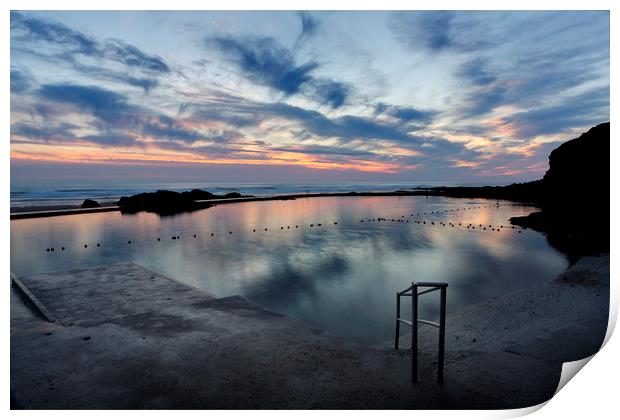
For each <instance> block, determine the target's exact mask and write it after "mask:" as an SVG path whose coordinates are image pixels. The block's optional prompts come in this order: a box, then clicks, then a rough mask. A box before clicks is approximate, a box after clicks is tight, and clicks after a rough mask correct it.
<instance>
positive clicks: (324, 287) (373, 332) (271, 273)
mask: <svg viewBox="0 0 620 420" xmlns="http://www.w3.org/2000/svg"><path fill="white" fill-rule="evenodd" d="M479 206H480V207H481V208H473V207H479ZM469 207H472V209H471V210H469V209H467V208H469ZM457 208H458V209H459V211H456V209H457ZM464 208H465V209H467V210H463V209H464ZM446 209H447V210H448V212H445V210H446ZM450 209H452V210H453V211H450ZM531 211H533V209H532V208H530V207H525V206H515V205H507V206H500V207H496V206H495V202H494V201H493V202H489V201H486V200H480V201H472V200H463V199H449V198H442V197H429V198H425V197H337V198H332V197H330V198H314V199H299V200H295V201H282V202H254V203H239V204H233V205H222V206H217V207H214V208H210V209H206V210H201V211H198V212H194V213H186V214H180V215H177V216H174V217H165V218H160V217H159V216H157V215H155V214H149V213H138V214H134V215H121V214H120V213H98V214H91V215H78V216H63V217H55V218H47V219H32V220H14V221H12V222H11V270H12V271H14V272H16V273H18V274H21V275H24V276H27V275H31V274H35V273H40V272H49V271H56V270H65V269H69V268H79V267H89V266H96V265H105V264H108V263H111V262H118V261H135V262H137V263H139V264H142V265H144V266H146V267H148V268H150V269H152V270H155V271H157V272H160V273H162V274H164V275H167V276H170V277H172V278H175V279H178V280H180V281H183V282H186V283H189V284H191V285H194V286H196V287H199V288H203V289H204V290H206V291H208V292H210V293H213V294H215V295H217V296H228V295H232V294H239V295H242V296H244V297H245V298H247V299H249V300H251V301H253V302H255V303H257V304H259V305H261V306H264V307H266V308H269V309H270V310H272V311H274V312H278V313H284V314H287V315H289V316H292V317H295V318H298V319H302V320H304V321H306V322H309V323H312V324H314V325H317V326H319V327H321V328H324V329H326V330H328V331H330V332H332V333H334V334H338V335H341V336H345V337H348V338H350V339H353V340H355V341H358V342H361V343H365V344H377V343H382V342H385V341H388V340H389V339H390V338H392V334H393V321H394V320H393V317H394V305H395V293H396V291H397V290H400V289H404V288H406V287H407V285H409V284H410V283H411V281H412V280H419V281H445V282H448V283H450V287H449V289H448V305H449V306H448V308H449V310H448V321H449V314H450V310H453V309H454V308H457V307H460V306H463V305H467V304H472V303H476V302H479V301H481V300H484V299H487V298H490V297H494V296H499V295H502V294H505V293H508V292H510V291H511V290H515V289H518V288H522V287H527V286H529V285H532V284H535V283H537V282H542V281H547V280H548V279H549V278H550V277H552V276H553V275H554V274H557V273H558V272H560V271H561V270H562V269H564V268H565V266H566V265H567V262H566V259H565V258H564V257H563V256H562V255H561V254H559V253H558V252H557V251H555V250H554V249H552V248H551V247H550V246H549V245H548V244H547V241H546V239H545V237H543V236H542V235H540V234H538V233H536V232H532V231H524V232H523V233H522V234H519V233H517V230H513V229H506V228H504V229H500V231H495V230H493V231H491V230H486V231H484V230H482V229H481V228H478V225H480V224H482V225H485V226H488V225H492V226H500V225H505V226H507V225H508V219H509V218H510V217H512V216H518V215H525V214H528V213H529V212H531ZM418 212H419V213H420V214H421V216H420V217H418V218H416V217H411V216H410V215H411V214H414V215H415V214H416V213H418ZM424 212H426V213H427V215H426V216H425V215H424V214H423V213H424ZM431 212H433V213H432V214H431ZM401 216H407V217H405V218H402V219H401ZM380 217H383V218H386V219H388V221H381V222H379V221H376V219H377V218H380ZM373 218H374V219H375V221H374V222H373V221H372V219H373ZM422 218H423V219H424V220H426V221H427V224H416V223H414V220H421V219H422ZM361 219H363V220H364V223H361V222H360V220H361ZM368 219H370V220H371V221H370V222H368ZM391 219H395V220H399V219H400V220H402V222H396V221H395V222H392V221H391ZM407 219H408V220H409V223H407V222H406V220H407ZM430 221H433V222H434V223H435V225H431V224H430ZM334 222H337V223H338V224H337V225H335V224H334ZM441 222H445V223H446V225H445V226H444V225H441V224H440V223H441ZM449 222H451V223H453V224H454V225H455V226H454V227H452V226H450V225H449V224H448V223H449ZM458 223H461V224H462V226H460V227H459V226H458ZM469 223H472V224H475V225H476V226H477V229H476V230H472V229H466V228H465V226H467V225H468V224H469ZM311 224H312V225H314V226H313V227H310V225H311ZM318 224H321V226H318ZM295 225H297V226H299V227H298V228H295ZM281 227H283V229H280V228H281ZM287 227H289V228H287ZM265 228H267V229H268V230H267V231H265ZM253 230H255V232H254V231H253ZM229 232H232V234H230V233H229ZM194 235H196V237H195V238H194ZM173 236H180V239H178V240H172V239H171V238H172V237H173ZM158 237H159V238H161V241H157V238H158ZM128 241H131V244H129V243H128ZM96 243H101V247H100V248H97V247H95V246H94V244H96ZM84 244H88V245H89V247H88V248H84ZM52 246H53V247H54V248H55V251H54V252H53V253H52V252H46V251H45V249H46V248H47V247H52ZM61 246H64V247H65V248H66V249H65V251H60V249H61ZM421 303H422V306H421V308H422V311H423V313H424V314H423V315H424V316H426V317H430V318H432V317H433V314H434V313H435V310H436V302H435V299H433V295H428V296H425V297H424V298H423V299H422V302H421ZM405 308H407V309H408V305H405ZM405 316H409V314H408V313H406V312H405Z"/></svg>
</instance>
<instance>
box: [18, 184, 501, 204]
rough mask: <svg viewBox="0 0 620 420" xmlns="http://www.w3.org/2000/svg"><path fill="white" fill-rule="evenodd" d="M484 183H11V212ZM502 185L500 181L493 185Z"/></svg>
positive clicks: (379, 190) (384, 190)
mask: <svg viewBox="0 0 620 420" xmlns="http://www.w3.org/2000/svg"><path fill="white" fill-rule="evenodd" d="M456 185H460V186H483V185H486V184H483V183H458V184H457V183H453V182H341V181H338V182H297V183H294V182H281V183H278V182H274V183H259V182H256V183H247V182H246V183H227V182H218V183H208V182H202V183H201V182H168V183H151V182H134V183H132V182H124V183H107V184H106V185H105V186H102V185H101V184H94V183H91V184H88V183H73V184H63V185H61V186H60V185H54V184H17V185H11V212H14V211H19V210H20V209H24V208H27V209H30V210H32V209H34V210H36V208H37V207H41V208H42V209H43V208H62V207H75V206H79V205H81V204H82V202H83V201H84V200H85V199H87V198H89V199H92V200H96V201H98V202H101V203H113V202H116V201H118V199H119V198H120V197H121V196H130V195H134V194H139V193H142V192H150V191H156V190H170V191H178V192H182V191H189V190H192V189H194V188H198V189H201V190H205V191H209V192H212V193H214V194H226V193H229V192H239V193H241V194H249V195H254V196H259V197H262V196H271V195H283V194H299V193H341V192H351V191H356V192H386V191H396V190H408V189H416V188H428V187H438V186H456ZM496 185H501V184H496Z"/></svg>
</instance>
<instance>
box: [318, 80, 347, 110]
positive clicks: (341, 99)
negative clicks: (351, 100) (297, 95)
mask: <svg viewBox="0 0 620 420" xmlns="http://www.w3.org/2000/svg"><path fill="white" fill-rule="evenodd" d="M352 90H353V88H352V87H351V85H349V84H346V83H341V82H335V81H332V80H320V79H319V80H313V82H312V92H311V95H312V96H313V97H314V99H315V100H316V101H317V102H319V103H321V104H323V105H329V106H330V107H331V108H334V109H335V108H340V107H341V106H343V105H344V104H345V103H346V102H347V98H348V97H349V95H350V94H351V91H352Z"/></svg>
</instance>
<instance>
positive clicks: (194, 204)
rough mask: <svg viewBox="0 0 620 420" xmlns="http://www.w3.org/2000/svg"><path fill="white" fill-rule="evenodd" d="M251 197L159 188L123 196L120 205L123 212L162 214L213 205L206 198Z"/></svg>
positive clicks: (237, 194) (196, 190) (166, 214)
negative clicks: (180, 191) (153, 190)
mask: <svg viewBox="0 0 620 420" xmlns="http://www.w3.org/2000/svg"><path fill="white" fill-rule="evenodd" d="M241 197H251V196H243V195H241V194H239V193H229V194H226V195H215V194H212V193H210V192H208V191H203V190H198V189H194V190H191V191H185V192H182V193H179V192H176V191H167V190H157V191H155V192H149V193H141V194H136V195H132V196H130V197H124V196H123V197H121V198H120V200H119V201H118V203H117V204H118V206H119V207H120V208H121V212H124V213H136V212H139V211H148V212H153V213H157V214H159V215H162V216H168V215H173V214H177V213H182V212H188V211H194V210H200V209H204V208H208V207H211V204H210V203H208V202H205V201H204V200H214V199H226V198H241Z"/></svg>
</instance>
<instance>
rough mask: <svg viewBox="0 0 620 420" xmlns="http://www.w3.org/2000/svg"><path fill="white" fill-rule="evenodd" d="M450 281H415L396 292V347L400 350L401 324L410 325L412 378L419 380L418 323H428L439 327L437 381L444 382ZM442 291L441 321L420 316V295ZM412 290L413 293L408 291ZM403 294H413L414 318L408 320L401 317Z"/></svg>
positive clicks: (412, 310)
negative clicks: (421, 289) (422, 288)
mask: <svg viewBox="0 0 620 420" xmlns="http://www.w3.org/2000/svg"><path fill="white" fill-rule="evenodd" d="M420 287H424V288H426V287H428V288H430V289H428V290H423V291H421V292H419V291H418V288H420ZM447 288H448V283H437V282H417V283H416V282H413V283H411V287H408V288H406V289H405V290H403V291H401V292H397V293H396V340H395V342H394V347H395V349H396V350H398V344H399V341H400V324H401V323H403V324H406V325H409V326H410V327H411V329H412V331H411V379H412V381H413V382H414V383H415V382H418V324H426V325H430V326H433V327H437V328H439V345H438V347H439V348H438V353H437V383H439V384H443V371H444V359H445V357H444V356H445V342H446V291H447ZM437 290H439V291H440V303H439V322H438V323H437V322H433V321H428V320H426V319H419V318H418V296H420V295H423V294H426V293H430V292H434V291H437ZM409 291H411V293H407V292H409ZM401 296H411V313H412V316H413V319H412V320H411V321H408V320H406V319H402V318H401V317H400V298H401Z"/></svg>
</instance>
